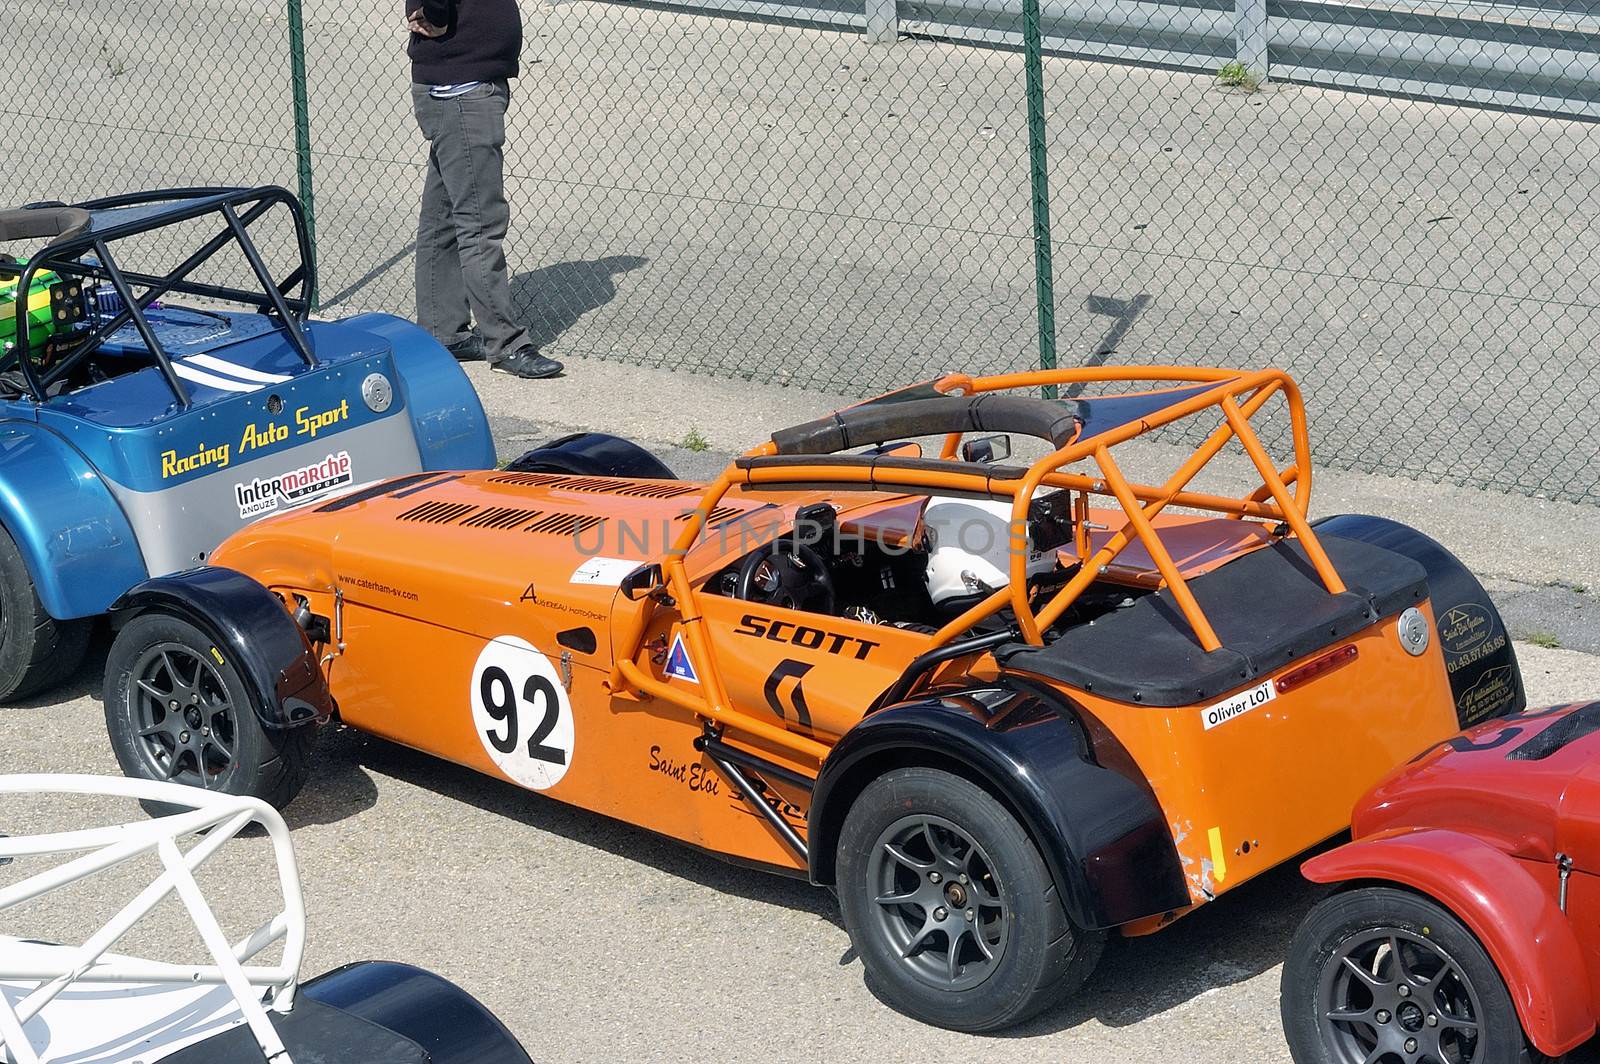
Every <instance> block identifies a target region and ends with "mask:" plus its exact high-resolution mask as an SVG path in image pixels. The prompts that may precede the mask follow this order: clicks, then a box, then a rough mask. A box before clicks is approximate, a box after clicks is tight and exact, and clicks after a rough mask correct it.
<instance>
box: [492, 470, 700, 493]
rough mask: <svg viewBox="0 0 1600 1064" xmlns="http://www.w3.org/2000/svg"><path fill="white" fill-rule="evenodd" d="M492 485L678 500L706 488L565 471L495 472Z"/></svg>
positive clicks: (695, 485) (696, 485)
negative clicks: (579, 474) (567, 472)
mask: <svg viewBox="0 0 1600 1064" xmlns="http://www.w3.org/2000/svg"><path fill="white" fill-rule="evenodd" d="M488 482H489V483H490V484H520V485H523V486H525V487H542V488H560V489H562V490H563V491H587V492H592V493H594V494H596V495H628V496H632V497H633V498H636V499H677V498H681V497H682V496H685V495H695V494H698V493H699V492H701V491H703V490H705V489H704V488H702V487H701V486H700V485H698V484H673V483H670V482H667V483H659V484H652V483H649V482H647V481H638V480H624V479H623V478H621V477H572V476H567V475H565V474H562V473H496V474H495V475H494V476H492V477H490V478H488Z"/></svg>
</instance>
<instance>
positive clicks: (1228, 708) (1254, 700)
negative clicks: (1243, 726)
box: [1200, 680, 1278, 731]
mask: <svg viewBox="0 0 1600 1064" xmlns="http://www.w3.org/2000/svg"><path fill="white" fill-rule="evenodd" d="M1277 697H1278V688H1277V685H1275V684H1274V683H1273V682H1272V681H1271V680H1268V681H1267V682H1266V683H1264V684H1260V685H1258V686H1256V687H1252V688H1250V690H1248V691H1240V692H1239V693H1238V694H1236V695H1232V696H1230V697H1228V698H1224V699H1223V700H1222V701H1221V702H1218V703H1217V704H1216V705H1213V706H1207V707H1206V708H1205V709H1202V710H1201V711H1200V720H1201V723H1203V724H1204V725H1205V730H1206V731H1210V730H1211V729H1212V728H1215V727H1216V726H1217V725H1219V724H1226V723H1228V721H1230V720H1232V719H1233V718H1235V717H1237V716H1239V715H1240V714H1242V713H1248V712H1250V711H1251V710H1252V709H1255V708H1256V707H1258V706H1264V705H1266V704H1267V703H1268V702H1271V701H1272V700H1273V699H1275V698H1277Z"/></svg>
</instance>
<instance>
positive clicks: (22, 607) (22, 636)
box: [0, 529, 94, 702]
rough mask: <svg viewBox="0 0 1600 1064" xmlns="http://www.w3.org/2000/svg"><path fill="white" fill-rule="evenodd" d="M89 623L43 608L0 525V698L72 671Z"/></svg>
mask: <svg viewBox="0 0 1600 1064" xmlns="http://www.w3.org/2000/svg"><path fill="white" fill-rule="evenodd" d="M93 625H94V621H93V620H92V619H89V618H82V619H78V620H72V621H58V620H56V619H55V618H54V617H52V616H50V614H48V613H46V612H45V608H44V604H43V603H41V602H40V601H39V594H38V592H37V591H36V590H35V589H34V586H33V577H32V575H31V574H30V573H29V572H28V566H27V563H26V562H24V561H23V558H22V552H21V551H19V550H18V549H17V545H16V543H15V542H14V541H13V540H12V538H11V536H10V535H9V534H8V533H6V532H5V531H4V530H3V529H0V702H14V701H16V700H18V699H21V698H26V697H27V696H29V695H31V694H35V693H37V692H39V691H44V690H46V689H48V688H51V687H54V686H56V685H57V684H59V683H60V682H61V681H62V680H65V679H66V678H67V677H68V676H71V675H72V674H73V673H74V672H76V671H77V668H78V666H79V665H81V664H83V652H84V650H85V649H87V648H88V646H89V634H90V631H91V630H92V628H93Z"/></svg>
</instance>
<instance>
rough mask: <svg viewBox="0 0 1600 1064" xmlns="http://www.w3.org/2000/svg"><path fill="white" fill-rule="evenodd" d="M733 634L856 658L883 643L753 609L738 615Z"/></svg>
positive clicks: (862, 658)
mask: <svg viewBox="0 0 1600 1064" xmlns="http://www.w3.org/2000/svg"><path fill="white" fill-rule="evenodd" d="M733 634H734V635H745V636H750V637H752V638H755V639H770V640H772V641H773V642H774V643H788V644H790V645H792V646H797V647H799V648H800V649H801V650H817V649H821V650H825V651H827V652H828V653H829V654H844V655H846V656H848V657H853V658H855V659H856V660H857V661H865V660H866V659H867V655H869V654H871V653H872V651H873V648H875V647H879V646H882V645H883V644H881V643H878V642H875V641H873V640H871V639H862V638H861V637H860V636H858V635H845V634H844V633H842V632H829V631H827V630H825V629H822V628H813V627H811V626H810V625H807V624H795V623H793V622H792V621H775V620H772V619H771V618H769V617H762V616H759V615H757V614H754V613H747V614H745V615H744V616H743V617H741V618H740V619H739V627H737V628H735V629H734V630H733Z"/></svg>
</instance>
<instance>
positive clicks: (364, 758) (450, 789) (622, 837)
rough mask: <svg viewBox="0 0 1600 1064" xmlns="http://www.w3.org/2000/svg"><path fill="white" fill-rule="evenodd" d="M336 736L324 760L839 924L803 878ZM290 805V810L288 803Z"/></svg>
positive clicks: (404, 752)
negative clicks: (341, 762)
mask: <svg viewBox="0 0 1600 1064" xmlns="http://www.w3.org/2000/svg"><path fill="white" fill-rule="evenodd" d="M340 740H341V741H340V742H339V743H338V744H337V746H336V747H335V746H334V745H333V744H330V747H329V749H328V757H329V759H330V760H332V759H333V758H334V757H342V758H346V759H348V760H349V761H350V763H351V768H352V769H356V770H358V771H359V770H362V769H365V770H370V771H372V772H378V773H381V774H383V775H385V776H393V777H395V778H397V779H402V780H404V781H405V782H407V783H409V784H412V785H414V786H418V787H422V788H424V789H426V790H428V791H431V792H433V793H435V794H438V795H441V796H443V797H445V798H449V799H451V800H454V801H459V802H465V803H466V804H468V805H471V806H474V807H475V808H478V809H481V810H483V811H485V812H488V813H493V814H495V815H496V816H502V817H505V818H506V819H507V820H512V821H516V822H517V823H519V824H524V825H527V826H528V827H532V828H535V829H537V830H539V831H547V832H550V833H551V834H553V835H559V836H561V837H562V838H565V839H569V840H571V841H574V842H578V843H582V844H583V845H585V846H593V847H595V848H596V849H600V850H604V851H606V852H607V853H610V854H614V855H615V856H618V857H623V858H626V859H628V860H630V861H637V862H639V863H640V864H644V865H648V866H650V867H651V868H654V869H656V870H657V871H660V872H665V873H667V874H668V875H673V876H678V877H680V878H683V879H687V880H691V881H693V882H695V883H698V884H700V885H702V886H705V887H709V888H711V889H712V890H715V891H718V892H720V893H723V894H730V895H733V896H735V897H739V898H745V899H748V900H752V901H762V902H767V903H769V904H773V905H782V906H784V907H786V908H790V909H796V910H799V911H802V912H808V913H813V914H815V915H817V916H821V917H823V918H824V919H827V920H829V921H831V922H832V923H834V924H839V922H840V921H839V910H838V906H837V905H835V904H834V901H833V895H832V894H830V893H828V892H827V891H825V890H821V889H819V888H816V887H813V886H811V885H810V884H809V883H807V882H805V881H804V880H800V879H790V878H787V877H785V876H781V875H774V874H772V873H770V872H764V871H761V870H759V869H755V868H748V867H742V866H739V865H734V864H730V863H728V862H725V861H722V860H720V859H718V858H716V857H713V856H711V855H710V854H707V853H703V852H701V851H699V850H696V849H694V848H693V847H691V846H687V845H685V844H683V843H679V842H674V841H672V840H671V839H668V838H666V837H665V836H662V835H657V834H655V833H654V832H651V831H646V830H645V829H643V828H638V827H634V826H633V825H631V824H625V823H623V822H622V821H620V820H613V819H611V818H610V817H608V816H605V815H603V814H600V813H594V812H590V811H589V810H586V809H579V808H577V807H576V806H570V805H566V804H564V803H562V802H558V801H556V800H554V799H552V798H547V797H545V796H544V795H541V794H537V793H535V792H533V791H527V790H523V789H522V788H520V787H517V786H516V785H514V784H511V783H507V782H504V781H502V780H498V779H494V778H492V777H489V776H485V775H484V774H482V773H480V772H476V771H474V770H472V769H469V768H464V767H462V766H460V765H455V764H452V763H450V762H448V761H443V760H441V759H439V758H436V757H433V756H432V755H429V754H424V753H420V752H418V751H415V750H410V749H408V748H406V747H403V746H399V745H397V744H395V743H391V742H388V741H387V740H384V739H379V738H376V737H374V736H370V735H365V734H363V733H360V732H355V731H353V730H350V729H340ZM328 767H329V768H330V769H332V768H335V766H332V765H329V766H328ZM322 779H323V777H322V775H321V774H320V773H319V774H318V775H317V776H316V777H314V778H313V779H312V780H311V782H310V783H309V784H307V786H306V793H307V794H308V795H309V793H310V792H311V791H312V790H314V789H316V788H318V787H319V786H320V785H321V781H322ZM296 804H298V802H297V803H296ZM289 809H290V811H291V812H292V811H293V810H294V805H291V806H290V807H289Z"/></svg>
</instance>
